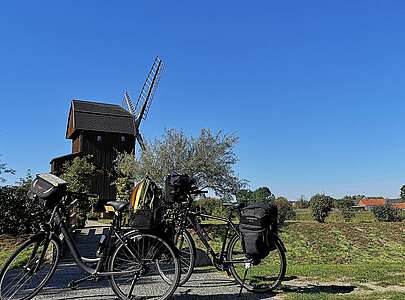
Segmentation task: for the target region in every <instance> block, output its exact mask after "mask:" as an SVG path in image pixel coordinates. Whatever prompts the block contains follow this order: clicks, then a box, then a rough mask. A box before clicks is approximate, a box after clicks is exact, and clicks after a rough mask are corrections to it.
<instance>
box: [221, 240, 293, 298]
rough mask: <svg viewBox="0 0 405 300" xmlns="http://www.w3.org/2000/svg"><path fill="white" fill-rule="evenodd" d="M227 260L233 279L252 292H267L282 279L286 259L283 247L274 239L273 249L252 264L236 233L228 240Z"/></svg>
mask: <svg viewBox="0 0 405 300" xmlns="http://www.w3.org/2000/svg"><path fill="white" fill-rule="evenodd" d="M227 260H228V261H230V262H231V263H230V267H229V270H230V272H231V274H232V276H233V277H234V278H235V280H236V281H237V282H238V283H239V284H240V285H242V286H243V287H244V288H246V289H247V290H248V291H250V292H253V293H267V292H270V291H273V290H275V289H277V288H278V287H279V286H280V284H281V282H282V280H283V279H284V275H285V271H286V259H285V252H284V248H283V247H282V245H281V244H280V242H279V241H277V240H276V241H275V249H274V250H272V251H270V253H269V255H268V256H267V257H265V258H264V259H262V260H261V261H260V263H259V264H258V265H254V264H252V262H251V260H250V259H248V258H247V257H246V256H245V253H244V252H243V250H242V245H241V240H240V237H239V235H238V234H236V235H235V236H233V238H232V239H231V240H230V242H229V246H228V251H227Z"/></svg>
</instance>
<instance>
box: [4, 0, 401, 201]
mask: <svg viewBox="0 0 405 300" xmlns="http://www.w3.org/2000/svg"><path fill="white" fill-rule="evenodd" d="M404 29H405V2H404V1H388V0H386V1H349V0H348V1H325V0H322V1H278V2H276V1H263V2H249V3H248V2H246V1H241V2H237V1H229V2H226V1H198V2H197V1H143V2H142V3H141V1H127V2H125V1H108V2H107V1H80V2H79V1H77V2H73V1H64V2H63V3H62V2H60V1H48V2H47V1H40V2H38V1H30V2H28V1H27V2H21V1H18V2H15V1H14V2H13V1H8V2H7V3H6V2H3V3H2V4H1V7H0V67H1V72H0V101H1V107H0V154H2V155H3V156H2V159H3V160H4V161H6V162H7V163H8V164H9V165H10V166H11V167H13V168H14V169H16V170H17V175H16V176H14V177H12V178H10V179H9V180H10V181H14V180H15V179H17V178H18V177H20V176H24V174H25V172H26V169H28V168H30V169H32V171H33V172H34V173H36V172H43V171H48V170H49V161H50V160H51V158H53V157H55V156H59V155H63V154H67V153H70V151H71V143H70V141H69V140H65V138H64V136H65V130H66V119H67V113H68V108H69V103H70V100H71V99H72V98H79V99H88V100H98V101H106V102H110V103H120V102H121V100H122V97H123V92H124V90H125V89H128V90H129V91H130V93H131V94H132V96H133V97H135V96H136V94H137V93H138V92H139V90H140V88H141V85H142V83H143V80H144V78H145V76H146V73H147V70H148V68H149V66H150V64H151V63H152V61H153V58H154V56H156V55H160V56H162V57H163V58H164V59H165V61H166V63H167V68H166V70H165V72H164V74H163V77H162V80H161V83H160V86H159V90H158V93H157V95H156V98H155V102H154V103H153V106H152V109H151V113H150V115H149V118H148V119H147V121H146V122H145V123H144V124H143V128H142V131H143V133H144V134H145V136H146V137H147V138H149V139H153V138H155V137H157V136H159V135H161V134H162V132H163V130H164V129H165V128H182V129H183V130H184V131H185V132H186V133H187V134H192V135H196V134H198V131H199V129H200V128H202V127H209V128H212V129H213V130H223V131H224V132H228V133H230V132H233V133H235V134H237V135H238V136H239V137H240V142H239V144H238V146H237V148H236V151H237V153H238V155H239V158H240V162H239V163H238V165H237V168H236V169H237V172H238V173H239V174H240V175H241V176H242V177H244V178H246V179H248V180H249V181H250V185H251V187H252V188H256V187H258V186H262V185H266V186H269V187H270V188H271V190H272V191H273V192H274V193H275V194H277V195H285V196H288V197H289V198H290V199H295V198H297V197H298V196H299V195H301V194H305V195H306V196H307V197H309V196H311V195H312V194H314V193H316V192H325V193H328V194H331V195H332V196H336V197H338V196H342V195H344V194H367V195H384V196H389V197H396V196H398V193H399V188H400V186H401V185H402V184H404V183H405V159H404V158H405V157H404V153H405V138H404V128H405V121H404V115H405V61H404V56H405V30H404ZM10 181H9V182H10Z"/></svg>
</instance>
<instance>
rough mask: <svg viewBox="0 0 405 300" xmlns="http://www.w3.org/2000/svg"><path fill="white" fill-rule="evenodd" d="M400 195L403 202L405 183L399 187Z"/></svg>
mask: <svg viewBox="0 0 405 300" xmlns="http://www.w3.org/2000/svg"><path fill="white" fill-rule="evenodd" d="M400 197H401V200H402V201H404V202H405V184H404V185H403V186H402V187H401V193H400Z"/></svg>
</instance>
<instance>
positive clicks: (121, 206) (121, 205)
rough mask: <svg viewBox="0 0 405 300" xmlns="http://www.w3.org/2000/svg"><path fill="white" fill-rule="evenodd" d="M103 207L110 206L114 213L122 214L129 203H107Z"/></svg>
mask: <svg viewBox="0 0 405 300" xmlns="http://www.w3.org/2000/svg"><path fill="white" fill-rule="evenodd" d="M105 205H108V206H112V207H113V208H114V209H115V211H118V212H122V211H123V210H125V209H127V208H128V207H129V202H124V201H107V202H106V203H105Z"/></svg>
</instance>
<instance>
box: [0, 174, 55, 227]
mask: <svg viewBox="0 0 405 300" xmlns="http://www.w3.org/2000/svg"><path fill="white" fill-rule="evenodd" d="M31 182H32V177H31V175H30V173H29V172H28V174H27V176H26V177H25V178H22V179H20V181H18V182H17V183H16V184H15V185H12V186H2V187H0V211H1V212H2V217H1V218H0V234H13V235H17V234H28V233H33V232H36V231H38V230H39V225H40V224H41V223H43V222H45V221H47V220H48V219H49V213H48V211H47V210H45V209H44V206H43V205H42V204H41V203H40V202H39V201H38V200H37V199H36V200H31V199H29V198H28V196H27V192H28V190H29V188H30V186H31Z"/></svg>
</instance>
